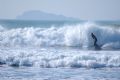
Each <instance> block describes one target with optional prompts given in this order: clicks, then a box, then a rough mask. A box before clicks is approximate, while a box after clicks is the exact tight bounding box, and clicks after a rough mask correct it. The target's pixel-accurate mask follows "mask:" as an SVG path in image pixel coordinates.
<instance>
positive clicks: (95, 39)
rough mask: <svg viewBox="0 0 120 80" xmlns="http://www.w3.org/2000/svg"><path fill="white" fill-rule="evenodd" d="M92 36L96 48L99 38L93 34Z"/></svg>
mask: <svg viewBox="0 0 120 80" xmlns="http://www.w3.org/2000/svg"><path fill="white" fill-rule="evenodd" d="M91 36H92V38H93V39H94V46H97V38H96V36H95V35H94V34H93V33H91Z"/></svg>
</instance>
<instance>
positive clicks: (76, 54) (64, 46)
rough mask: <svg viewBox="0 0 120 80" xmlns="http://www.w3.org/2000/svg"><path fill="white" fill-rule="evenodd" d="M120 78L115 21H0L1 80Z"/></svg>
mask: <svg viewBox="0 0 120 80" xmlns="http://www.w3.org/2000/svg"><path fill="white" fill-rule="evenodd" d="M91 33H94V34H95V36H96V37H97V39H98V41H97V44H98V45H99V46H100V47H101V50H95V49H94V40H93V39H92V37H91ZM119 74H120V22H119V21H94V22H93V21H92V22H90V21H22V20H20V21H19V20H0V80H120V76H119Z"/></svg>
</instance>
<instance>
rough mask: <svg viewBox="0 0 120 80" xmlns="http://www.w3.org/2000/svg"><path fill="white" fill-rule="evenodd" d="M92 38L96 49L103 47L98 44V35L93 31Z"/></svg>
mask: <svg viewBox="0 0 120 80" xmlns="http://www.w3.org/2000/svg"><path fill="white" fill-rule="evenodd" d="M91 36H92V38H93V39H94V47H95V49H101V48H100V46H99V45H98V44H97V37H96V36H95V35H94V34H93V33H91Z"/></svg>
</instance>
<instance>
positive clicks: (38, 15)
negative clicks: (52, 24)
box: [16, 11, 79, 21]
mask: <svg viewBox="0 0 120 80" xmlns="http://www.w3.org/2000/svg"><path fill="white" fill-rule="evenodd" d="M16 19H17V20H55V21H61V20H67V21H68V20H70V21H75V20H79V19H76V18H72V17H66V16H63V15H56V14H52V13H46V12H43V11H27V12H24V13H23V14H21V15H19V16H17V17H16Z"/></svg>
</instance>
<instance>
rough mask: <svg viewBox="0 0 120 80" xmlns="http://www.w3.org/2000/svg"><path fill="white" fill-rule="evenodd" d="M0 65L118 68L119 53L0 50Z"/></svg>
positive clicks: (60, 50) (71, 50)
mask: <svg viewBox="0 0 120 80" xmlns="http://www.w3.org/2000/svg"><path fill="white" fill-rule="evenodd" d="M0 64H5V65H9V66H33V67H41V68H56V67H75V68H83V67H84V68H104V67H120V52H119V51H81V50H74V49H68V50H66V49H54V48H53V49H1V50H0Z"/></svg>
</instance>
